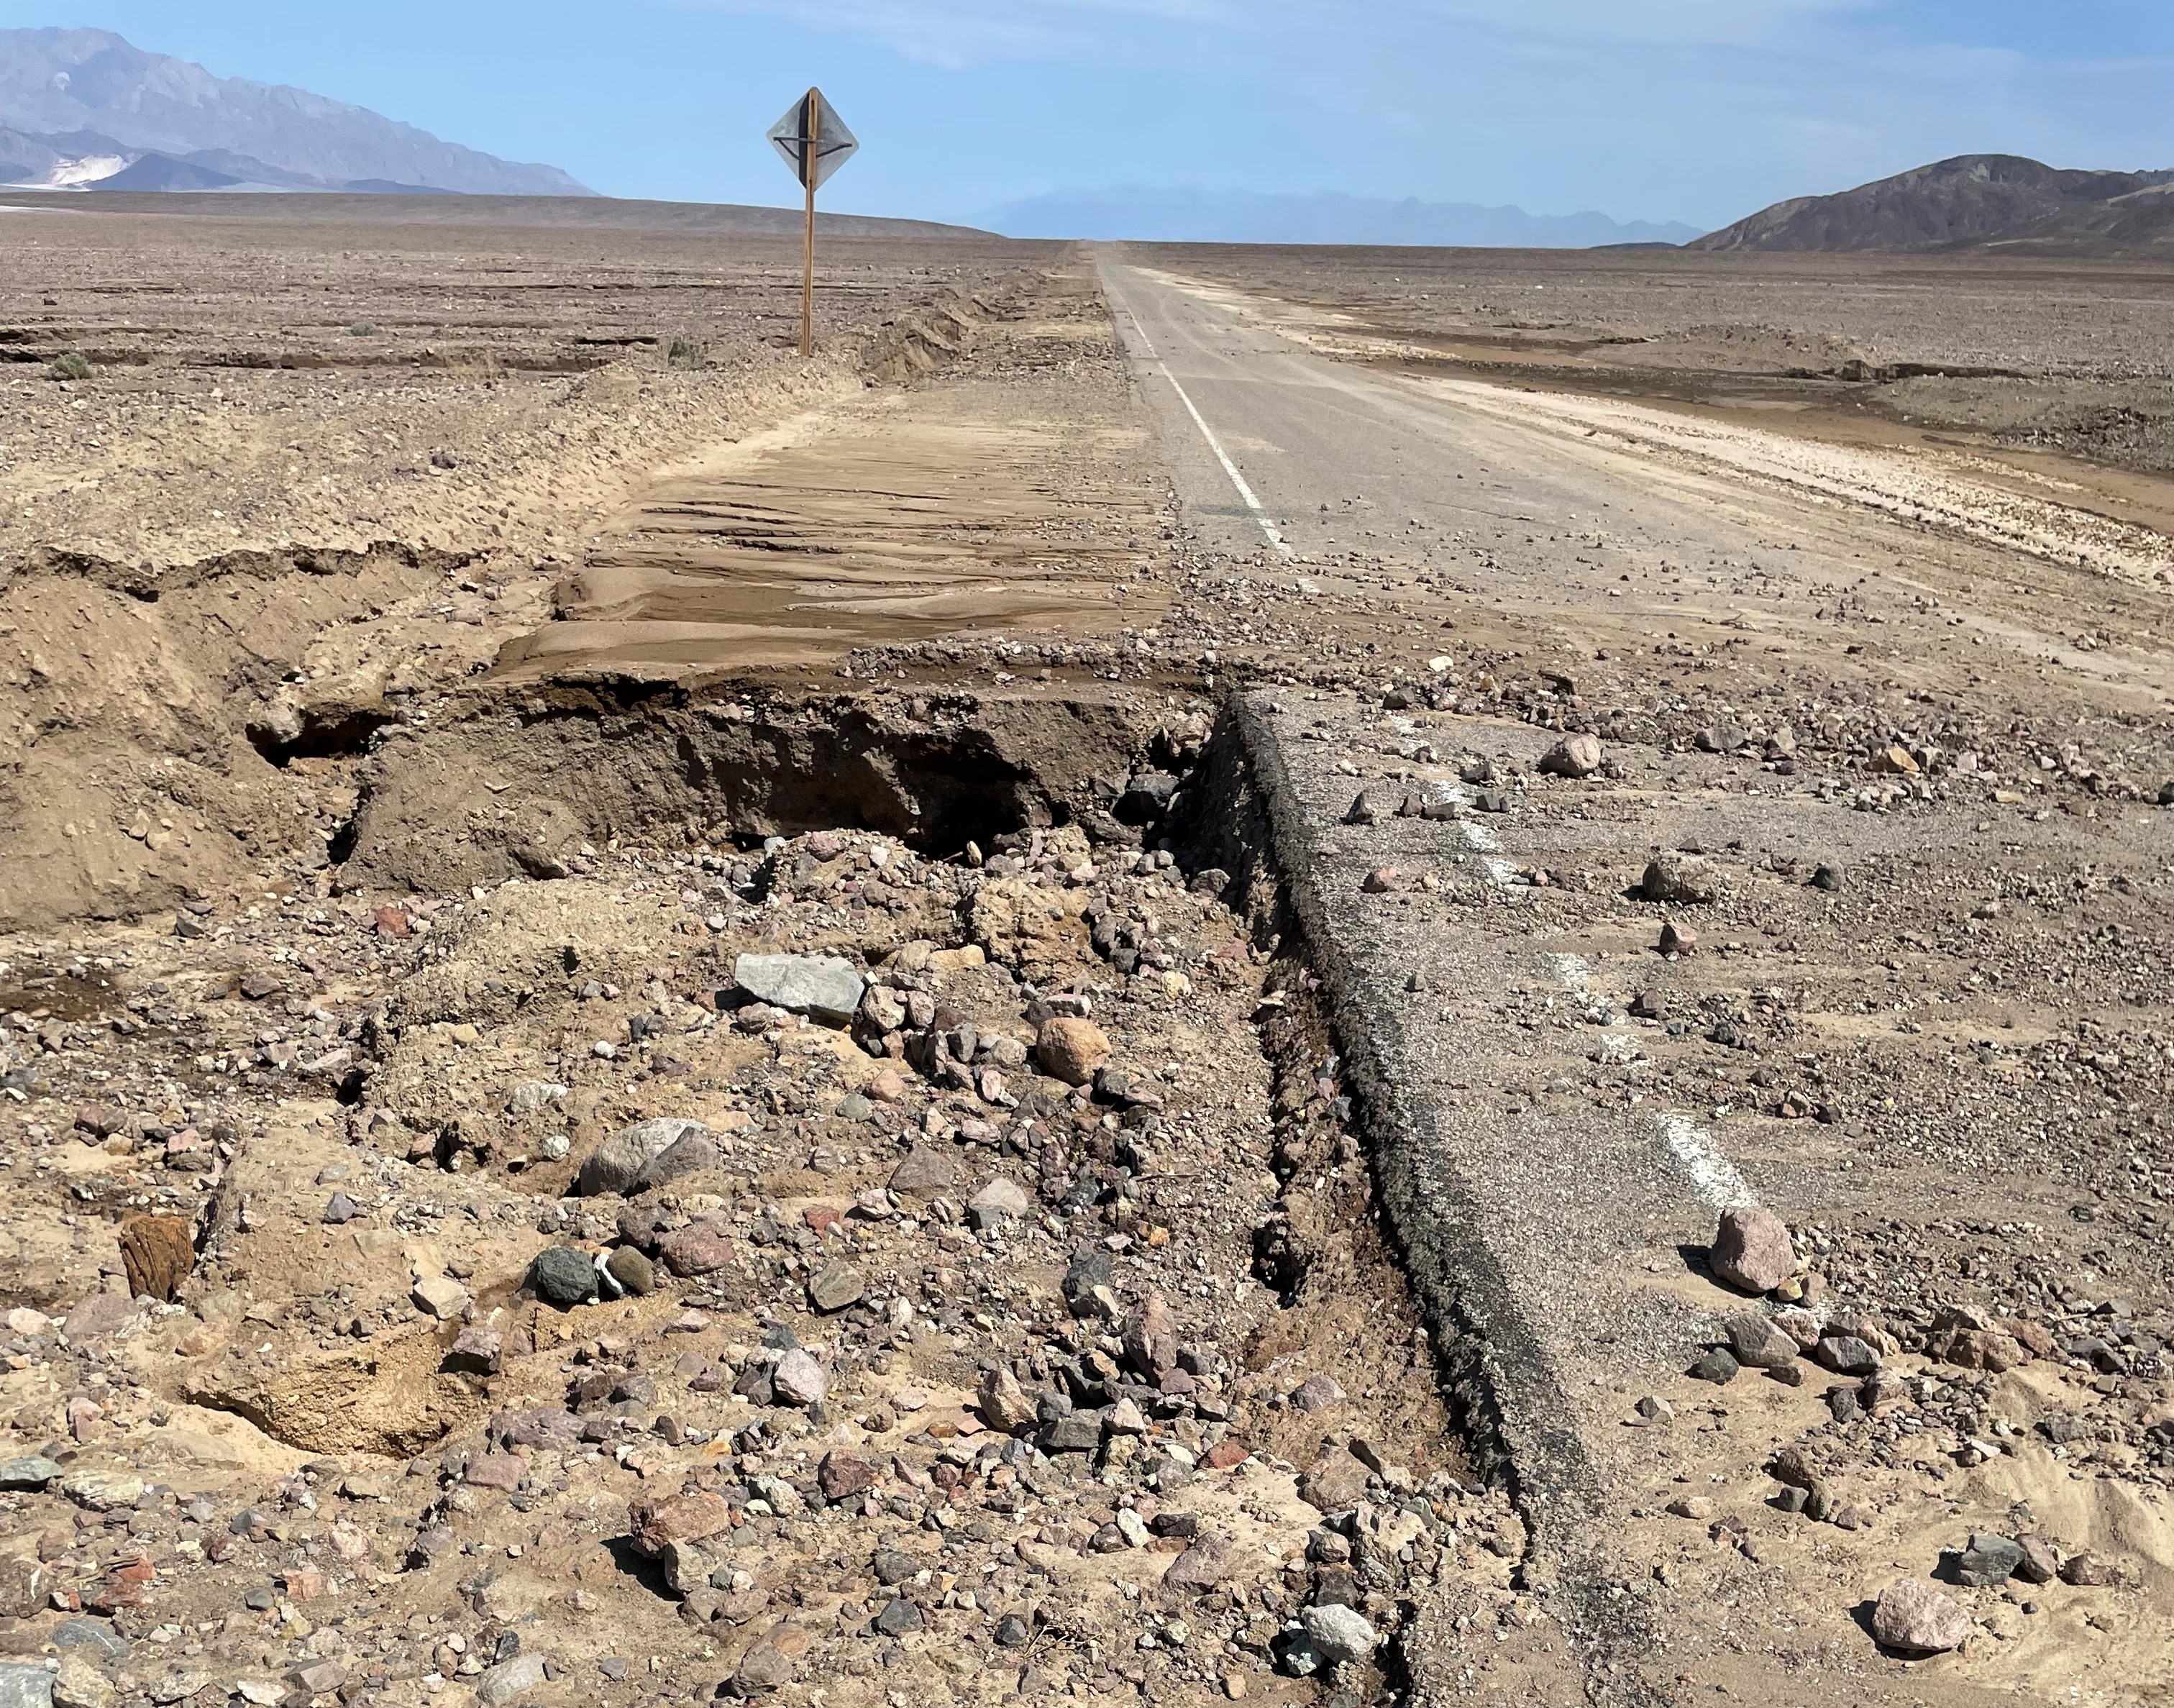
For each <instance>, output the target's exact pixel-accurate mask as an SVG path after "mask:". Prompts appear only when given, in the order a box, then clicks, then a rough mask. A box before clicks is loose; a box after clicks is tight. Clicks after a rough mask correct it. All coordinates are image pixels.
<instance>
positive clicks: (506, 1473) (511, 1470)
mask: <svg viewBox="0 0 2174 1708" xmlns="http://www.w3.org/2000/svg"><path fill="white" fill-rule="evenodd" d="M527 1474H528V1462H527V1460H526V1459H523V1458H522V1457H520V1456H519V1455H518V1454H515V1453H479V1454H478V1455H477V1456H476V1457H474V1458H473V1459H471V1460H469V1461H468V1473H467V1474H466V1476H465V1477H464V1478H462V1481H464V1482H466V1483H468V1484H472V1485H473V1486H474V1487H476V1488H478V1489H505V1490H506V1492H507V1493H509V1494H511V1492H512V1491H513V1490H514V1489H518V1488H519V1487H520V1486H521V1479H522V1478H523V1477H526V1476H527Z"/></svg>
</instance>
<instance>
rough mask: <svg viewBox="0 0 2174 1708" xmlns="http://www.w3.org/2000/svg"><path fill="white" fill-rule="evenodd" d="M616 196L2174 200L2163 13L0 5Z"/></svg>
mask: <svg viewBox="0 0 2174 1708" xmlns="http://www.w3.org/2000/svg"><path fill="white" fill-rule="evenodd" d="M0 22H4V23H7V24H18V25H35V24H95V25H99V26H101V27H104V28H106V29H111V30H118V31H120V32H121V33H122V35H127V37H128V38H129V39H130V40H131V41H134V42H135V43H136V44H137V46H140V47H143V48H148V49H151V50H154V51H160V52H166V53H173V54H177V55H180V56H181V57H184V58H188V59H193V60H197V61H198V62H201V63H203V64H204V65H207V66H208V67H209V68H211V69H212V70H214V71H215V72H218V73H220V74H222V75H224V76H237V77H251V78H258V79H260V80H262V81H265V82H273V83H292V84H300V85H301V86H302V87H305V88H307V89H314V90H316V91H317V92H318V93H320V94H323V95H333V96H337V97H338V98H340V99H342V100H352V101H355V102H358V103H360V105H365V106H369V107H374V108H376V110H378V111H381V112H384V113H387V114H390V115H392V116H394V117H397V118H402V119H406V120H408V121H409V122H412V123H414V124H418V125H420V126H422V127H425V129H427V130H430V131H434V132H437V133H438V134H440V135H441V136H444V137H446V138H451V139H452V140H455V141H458V142H464V143H469V144H471V145H473V146H474V147H477V148H481V149H488V150H489V151H490V152H491V153H493V154H503V155H506V156H509V157H511V158H516V159H533V160H545V161H549V162H550V163H552V164H554V165H560V166H563V167H565V169H566V170H569V171H571V172H572V173H573V174H574V175H575V176H576V177H578V178H581V180H583V181H585V182H587V183H588V184H589V185H591V186H592V187H594V188H596V189H598V190H602V191H604V192H608V193H611V194H614V195H625V196H656V197H668V198H673V199H681V200H700V201H754V202H765V203H785V202H787V201H788V200H790V198H791V190H792V186H791V182H790V180H789V179H788V178H787V176H786V175H785V172H784V169H783V167H782V166H781V165H780V164H779V163H778V161H777V160H776V157H775V156H774V155H772V154H771V153H770V151H769V150H768V149H767V148H766V147H765V145H764V144H763V142H762V132H763V131H764V129H765V127H767V126H768V125H769V123H770V122H771V120H772V119H774V118H775V117H776V116H777V115H778V114H779V113H780V112H781V111H783V110H784V108H785V107H786V106H787V104H788V103H789V102H790V101H791V100H792V97H793V95H795V94H797V93H798V91H799V90H800V89H803V88H804V87H805V86H806V85H807V84H808V83H810V82H819V83H820V84H822V85H823V87H824V89H825V91H826V92H827V93H828V94H829V95H830V97H831V99H832V100H833V101H834V102H835V103H836V105H837V107H838V109H839V111H841V113H842V114H843V115H844V116H845V118H846V122H848V123H850V124H851V125H852V127H854V129H855V130H856V132H858V134H859V136H860V138H861V139H862V142H863V152H862V154H861V156H860V158H859V159H856V160H855V161H853V162H852V164H851V165H849V166H847V167H846V169H845V170H844V171H842V172H841V174H840V175H839V176H838V178H837V180H836V182H835V184H834V185H833V186H832V188H831V190H830V192H829V193H828V194H827V195H826V198H825V205H827V206H829V207H831V208H836V210H838V211H840V212H857V213H869V214H909V215H921V216H924V217H934V218H961V217H967V216H971V215H972V214H976V213H977V212H978V211H980V210H982V209H983V208H988V207H991V206H993V205H995V204H997V203H1003V202H1006V201H1009V200H1013V199H1016V198H1019V197H1025V196H1030V195H1034V194H1036V193H1039V192H1044V191H1050V190H1079V189H1093V188H1101V187H1103V186H1109V185H1113V184H1129V183H1141V184H1155V185H1165V186H1180V185H1198V186H1209V187H1230V188H1241V189H1249V190H1260V191H1269V192H1274V191H1295V192H1317V191H1342V192H1350V193H1354V194H1360V195H1385V196H1392V197H1404V196H1417V197H1421V198H1423V199H1425V200H1430V201H1474V202H1484V203H1517V205H1519V206H1522V207H1523V208H1526V209H1528V211H1530V212H1533V213H1549V214H1561V213H1574V212H1579V211H1582V210H1585V209H1588V208H1590V209H1597V210H1598V211H1600V212H1603V213H1607V214H1614V215H1615V216H1616V217H1618V218H1619V219H1685V220H1688V221H1690V222H1691V223H1693V224H1701V225H1717V224H1724V223H1726V222H1728V220H1731V219H1735V218H1737V217H1739V215H1741V214H1746V213H1749V212H1750V211H1751V210H1753V209H1754V208H1759V207H1761V206H1764V205H1765V204H1766V203H1769V202H1772V201H1775V200H1777V199H1778V198H1780V197H1783V196H1791V195H1802V194H1808V193H1813V192H1820V191H1825V190H1832V189H1838V188H1841V187H1845V186H1848V185H1851V184H1855V183H1859V182H1862V181H1865V180H1867V179H1870V178H1874V177H1878V176H1884V175H1885V174H1886V173H1889V172H1892V171H1896V170H1901V169H1902V168H1904V167H1906V166H1911V165H1919V164H1922V163H1923V162H1924V161H1927V160H1930V159H1939V158H1941V157H1944V156H1945V155H1949V154H1961V153H1969V152H1979V151H2002V152H2009V153H2015V154H2033V155H2036V156H2037V157H2038V158H2040V159H2049V160H2052V161H2053V162H2054V163H2055V164H2058V165H2093V166H2112V167H2125V168H2134V167H2141V166H2160V167H2174V102H2170V101H2169V100H2167V98H2166V92H2167V90H2168V89H2170V87H2174V0H2035V3H2025V0H521V3H508V0H310V3H308V4H306V5H298V4H295V0H82V3H80V4H62V5H54V4H49V3H43V0H9V3H8V4H7V5H5V6H4V7H0Z"/></svg>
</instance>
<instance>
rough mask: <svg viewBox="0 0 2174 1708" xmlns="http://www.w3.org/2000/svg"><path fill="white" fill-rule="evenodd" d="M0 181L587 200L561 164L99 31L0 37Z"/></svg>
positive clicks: (22, 33)
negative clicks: (473, 145)
mask: <svg viewBox="0 0 2174 1708" xmlns="http://www.w3.org/2000/svg"><path fill="white" fill-rule="evenodd" d="M0 183H4V184H14V185H24V186H37V187H40V188H45V189H92V188H95V189H100V190H165V191H172V190H195V191H203V190H258V191H262V190H316V191H323V190H348V191H392V192H403V193H406V194H410V195H412V194H414V193H416V192H419V191H421V192H430V191H435V192H461V193H466V194H471V195H495V196H587V195H589V194H592V192H590V191H588V190H586V189H584V188H583V187H582V186H581V185H579V184H577V183H576V182H575V181H573V180H572V179H571V178H570V177H568V176H566V175H565V173H564V172H562V171H560V170H559V169H558V168H557V167H555V166H533V165H518V164H516V163H515V162H513V161H511V160H501V159H498V158H496V157H495V155H491V154H479V152H477V151H476V150H475V149H465V148H462V147H461V146H460V145H459V144H458V143H447V142H441V141H440V140H439V138H436V137H434V136H432V135H430V132H427V131H419V130H418V129H416V128H415V127H414V126H413V125H404V124H401V123H399V122H397V121H396V120H393V119H388V118H385V117H383V116H381V115H379V114H377V113H374V112H370V111H368V110H367V109H365V108H363V107H359V106H349V105H347V104H346V103H344V102H343V101H336V100H327V99H326V98H325V97H324V96H322V95H311V94H310V93H309V92H308V91H307V90H305V89H289V88H286V87H284V86H283V85H280V84H265V83H249V82H246V81H244V80H242V79H241V78H220V77H214V76H213V75H212V74H211V73H209V72H208V71H206V70H205V69H204V68H203V67H202V66H200V65H192V64H191V63H189V62H187V60H182V59H174V58H170V57H167V56H165V55H164V54H156V53H145V52H143V51H141V50H139V49H138V48H135V47H132V46H130V45H129V44H128V43H127V41H123V40H122V38H121V37H120V36H118V35H113V34H111V32H109V31H107V30H0Z"/></svg>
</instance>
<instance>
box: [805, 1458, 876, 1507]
mask: <svg viewBox="0 0 2174 1708" xmlns="http://www.w3.org/2000/svg"><path fill="white" fill-rule="evenodd" d="M875 1481H876V1467H874V1466H873V1465H871V1464H870V1463H869V1462H868V1461H867V1460H866V1459H863V1458H862V1457H860V1455H859V1454H857V1453H848V1452H846V1451H844V1450H843V1449H842V1448H837V1447H833V1448H832V1449H831V1450H830V1451H829V1452H827V1453H825V1455H824V1456H823V1462H822V1463H821V1464H819V1465H818V1466H817V1467H815V1482H816V1484H817V1486H818V1487H819V1488H820V1489H822V1491H823V1494H824V1496H825V1499H827V1500H845V1499H846V1497H847V1496H848V1495H852V1494H862V1493H864V1492H865V1491H866V1490H868V1489H872V1488H873V1487H874V1486H875Z"/></svg>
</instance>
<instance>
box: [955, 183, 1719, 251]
mask: <svg viewBox="0 0 2174 1708" xmlns="http://www.w3.org/2000/svg"><path fill="white" fill-rule="evenodd" d="M974 223H975V224H976V225H985V226H987V227H988V228H989V229H990V230H992V231H1000V232H1002V233H1003V235H1005V236H1007V237H1079V238H1095V239H1102V240H1106V241H1126V240H1130V241H1134V242H1140V243H1339V244H1359V245H1366V246H1384V247H1393V246H1415V247H1424V246H1458V247H1466V248H1481V249H1591V248H1597V247H1599V246H1603V245H1605V244H1614V243H1667V244H1678V243H1684V242H1687V241H1690V239H1692V238H1694V237H1696V236H1697V235H1699V228H1698V227H1697V226H1695V225H1684V224H1674V223H1670V224H1652V223H1650V222H1648V221H1646V220H1638V219H1634V220H1629V221H1617V220H1614V219H1609V217H1608V216H1607V215H1606V214H1528V213H1526V212H1525V211H1524V210H1523V209H1522V208H1482V207H1479V206H1478V205H1477V204H1475V203H1467V202H1421V201H1418V200H1410V201H1403V202H1389V201H1374V200H1370V199H1368V198H1366V197H1359V196H1266V195H1259V194H1256V193H1253V192H1249V191H1244V190H1149V189H1139V188H1124V189H1114V190H1093V191H1072V192H1067V191H1060V192H1057V193H1056V194H1054V195H1048V196H1035V197H1029V198H1028V199H1027V200H1025V201H1023V202H1011V203H1006V204H1004V205H1003V207H1000V208H991V209H990V210H989V211H988V212H987V213H986V214H981V215H979V216H977V217H976V219H975V221H974Z"/></svg>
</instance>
